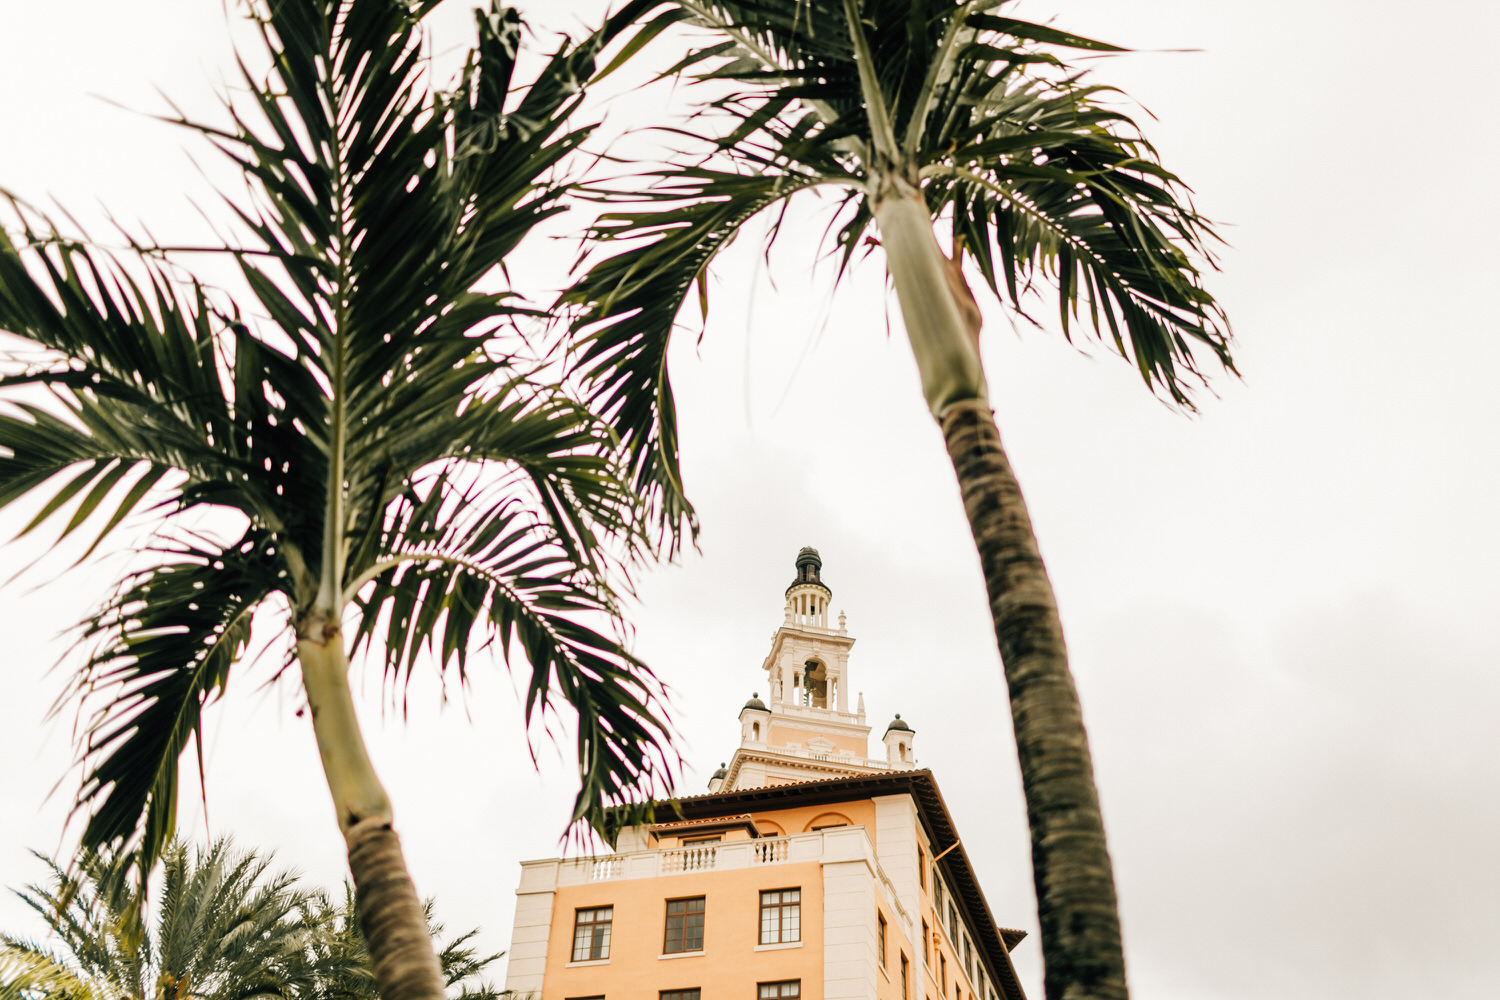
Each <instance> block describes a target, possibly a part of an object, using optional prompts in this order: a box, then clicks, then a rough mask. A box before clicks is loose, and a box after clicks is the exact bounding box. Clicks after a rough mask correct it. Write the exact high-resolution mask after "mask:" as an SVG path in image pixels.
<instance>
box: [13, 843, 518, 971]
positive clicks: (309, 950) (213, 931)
mask: <svg viewBox="0 0 1500 1000" xmlns="http://www.w3.org/2000/svg"><path fill="white" fill-rule="evenodd" d="M37 857H38V858H40V859H41V860H42V861H43V862H45V863H46V864H47V866H48V869H49V878H48V883H49V884H48V885H45V886H42V885H32V886H29V887H28V889H27V890H25V891H20V892H17V895H18V896H19V897H20V898H21V900H22V901H23V902H25V903H26V904H27V905H28V906H29V907H31V909H33V910H35V911H36V912H37V913H38V914H39V915H40V916H41V918H42V920H43V921H45V922H46V925H47V927H48V929H49V931H50V933H51V936H52V937H54V938H55V939H56V947H55V948H50V949H49V948H45V947H42V946H41V945H39V944H37V943H35V942H32V941H27V940H24V939H21V938H18V937H16V936H14V935H10V934H0V1000H186V998H188V997H192V998H194V1000H249V998H252V997H278V998H286V1000H377V994H376V991H375V973H374V971H373V969H372V966H371V962H370V954H369V951H368V948H367V947H366V945H365V940H364V935H363V934H362V933H361V932H360V930H359V923H358V916H357V914H356V912H355V900H354V890H353V888H352V887H351V886H349V885H348V884H347V883H345V885H344V896H343V900H342V901H341V902H339V903H334V902H332V901H331V900H330V898H329V896H328V895H327V894H326V893H324V892H321V891H316V890H305V889H302V888H299V887H298V884H297V883H298V878H297V876H296V875H294V874H292V873H290V872H279V873H276V874H268V873H269V870H270V858H269V856H260V855H257V853H256V852H254V851H248V852H239V851H236V850H234V848H233V845H232V844H231V843H230V841H229V839H228V838H220V839H218V840H215V841H214V842H213V844H212V845H210V846H209V847H208V848H207V849H202V848H199V849H196V850H191V851H190V850H189V848H188V846H187V845H186V844H184V843H182V842H181V841H178V842H176V843H173V844H172V845H171V846H170V847H168V848H167V850H166V852H165V853H164V855H163V859H162V874H161V886H160V896H159V897H157V900H156V902H155V904H154V906H151V905H149V903H150V901H148V900H146V899H144V898H143V896H142V893H141V892H140V889H139V887H138V886H134V885H132V884H131V883H130V882H129V881H128V880H127V879H126V878H125V877H124V875H125V872H124V870H123V869H122V867H121V866H120V865H119V864H115V863H112V862H111V860H110V859H108V858H106V857H105V856H103V855H100V854H99V853H98V852H94V851H87V852H84V854H83V855H82V856H81V857H80V859H79V861H78V865H77V869H76V870H68V869H65V868H63V867H61V866H60V865H58V864H57V863H56V862H53V861H51V860H49V859H47V858H45V857H42V856H41V855H37ZM146 909H154V911H155V913H156V919H155V920H154V921H150V920H142V919H141V917H142V911H143V910H146ZM433 909H434V906H433V902H432V900H428V901H427V902H426V903H425V904H424V906H423V912H424V913H425V914H426V918H427V923H428V929H429V932H430V934H431V936H432V937H433V938H434V939H441V938H442V936H443V927H442V925H441V924H438V923H436V922H435V921H434V920H433ZM477 933H478V931H477V930H472V931H469V932H468V933H466V934H461V935H459V936H458V937H456V938H454V939H453V940H452V941H449V942H448V943H447V944H445V945H444V946H443V947H442V948H441V949H440V950H439V952H438V963H439V965H440V967H441V969H442V975H443V981H444V983H445V984H446V986H448V987H449V988H456V990H457V992H456V994H455V1000H500V998H501V997H503V996H508V995H509V994H506V993H502V992H500V991H498V990H496V989H495V988H494V987H493V986H490V985H489V984H488V983H487V982H484V981H483V980H482V979H481V978H480V976H481V975H482V974H483V973H484V972H485V971H486V970H488V969H489V968H490V967H491V966H492V965H493V964H494V963H495V962H496V961H498V960H499V958H500V957H501V956H500V955H482V954H480V953H479V952H478V951H476V950H475V949H474V947H473V945H472V943H471V942H472V940H473V938H474V936H475V935H476V934H477Z"/></svg>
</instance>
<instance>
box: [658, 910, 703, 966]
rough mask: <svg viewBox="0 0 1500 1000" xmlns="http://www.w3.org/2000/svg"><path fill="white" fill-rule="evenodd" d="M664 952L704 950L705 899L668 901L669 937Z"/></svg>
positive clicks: (663, 946)
mask: <svg viewBox="0 0 1500 1000" xmlns="http://www.w3.org/2000/svg"><path fill="white" fill-rule="evenodd" d="M661 950H662V952H663V954H667V955H674V954H676V953H677V952H681V951H702V950H703V897H702V896H694V897H693V898H692V899H669V900H667V936H666V941H665V942H664V943H663V944H662V949H661Z"/></svg>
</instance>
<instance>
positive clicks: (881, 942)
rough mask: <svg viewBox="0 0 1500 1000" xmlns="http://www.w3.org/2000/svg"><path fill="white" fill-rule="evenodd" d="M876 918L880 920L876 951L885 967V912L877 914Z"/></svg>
mask: <svg viewBox="0 0 1500 1000" xmlns="http://www.w3.org/2000/svg"><path fill="white" fill-rule="evenodd" d="M875 919H876V920H878V921H880V929H879V937H878V938H877V939H876V943H875V951H876V954H877V955H878V956H879V958H880V967H881V968H882V969H883V968H885V914H884V913H877V914H875Z"/></svg>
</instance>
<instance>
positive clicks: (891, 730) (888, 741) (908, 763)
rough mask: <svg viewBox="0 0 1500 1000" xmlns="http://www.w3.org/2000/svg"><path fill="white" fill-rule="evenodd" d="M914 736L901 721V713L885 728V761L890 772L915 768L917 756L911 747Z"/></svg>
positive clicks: (912, 731) (914, 733)
mask: <svg viewBox="0 0 1500 1000" xmlns="http://www.w3.org/2000/svg"><path fill="white" fill-rule="evenodd" d="M916 736H917V733H916V730H914V729H912V728H911V726H909V725H907V724H906V723H905V722H904V721H902V718H901V713H900V712H897V713H896V717H895V718H894V719H892V720H891V724H890V725H889V726H887V727H886V728H885V761H886V763H887V764H889V765H890V766H891V768H892V770H905V769H909V768H913V767H916V766H917V755H916V752H915V751H914V750H913V747H912V745H913V744H914V743H915V742H916Z"/></svg>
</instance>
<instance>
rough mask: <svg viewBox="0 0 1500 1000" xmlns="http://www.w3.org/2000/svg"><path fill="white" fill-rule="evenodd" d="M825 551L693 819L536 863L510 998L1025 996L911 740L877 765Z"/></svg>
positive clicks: (515, 945)
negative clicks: (606, 850) (602, 848)
mask: <svg viewBox="0 0 1500 1000" xmlns="http://www.w3.org/2000/svg"><path fill="white" fill-rule="evenodd" d="M821 570H822V561H821V560H820V559H819V557H818V553H817V551H816V550H814V549H811V548H805V549H803V550H802V551H801V552H800V553H798V555H797V571H796V578H795V579H794V580H793V581H792V584H791V586H790V587H788V588H787V591H786V613H785V618H784V620H783V621H782V623H781V626H780V628H778V629H777V631H776V634H775V636H774V638H773V639H772V642H771V651H770V653H769V654H768V655H767V656H766V659H765V662H764V664H763V665H762V669H763V671H764V673H765V682H764V684H765V691H766V694H767V697H766V699H765V700H764V701H763V700H762V699H761V698H760V696H759V693H758V692H757V694H756V695H755V696H754V697H752V698H751V699H750V700H749V701H748V702H746V704H745V707H744V708H743V709H742V710H741V712H740V744H739V748H738V749H737V750H735V752H734V755H733V757H732V758H731V759H730V760H729V761H728V762H727V763H726V764H725V765H724V766H722V767H721V768H720V769H719V770H718V771H717V772H716V773H715V774H714V776H713V779H712V780H711V781H710V782H709V790H708V794H706V795H696V796H690V797H686V798H683V799H681V800H679V805H680V809H681V818H680V819H677V820H675V821H673V822H666V823H658V824H656V825H652V826H642V827H634V828H631V829H628V830H626V831H624V832H623V833H622V834H621V835H620V837H619V839H618V840H617V842H616V844H615V852H614V853H613V854H607V855H600V856H597V857H586V858H568V859H556V858H554V859H551V860H545V861H528V862H525V863H523V864H522V866H521V882H520V885H519V887H518V888H517V890H516V919H515V929H514V932H513V936H512V940H511V948H510V966H509V972H508V975H507V979H506V988H507V989H510V990H514V991H516V992H517V993H519V994H534V995H535V996H536V997H537V998H538V1000H1024V994H1023V993H1022V992H1021V987H1020V984H1019V983H1018V982H1017V980H1016V975H1015V970H1014V968H1013V967H1012V966H1011V962H1010V950H1011V949H1012V948H1014V947H1015V946H1016V944H1017V943H1018V942H1019V941H1020V940H1021V938H1022V937H1023V936H1024V934H1025V932H1023V931H1016V930H1009V929H1006V928H1004V927H1001V926H999V925H998V924H997V923H996V922H995V919H994V917H993V915H992V914H991V913H990V908H989V904H988V903H987V902H986V901H985V898H984V893H983V891H982V890H981V889H980V887H979V883H978V880H977V879H976V878H975V875H974V870H973V868H972V866H971V865H970V864H969V859H968V856H967V855H966V854H965V852H964V847H963V843H962V841H961V840H960V839H959V835H958V832H957V831H956V830H955V828H954V825H953V819H952V817H951V815H950V814H949V812H948V808H947V806H946V805H945V804H944V802H943V796H942V793H941V792H940V791H939V790H938V785H937V782H936V780H935V779H934V778H933V775H932V772H931V771H927V770H924V769H921V768H918V767H917V765H916V757H915V752H914V741H915V733H914V731H913V730H912V728H911V726H910V725H908V724H907V723H906V722H904V721H902V719H901V717H900V716H899V715H898V716H896V718H895V719H894V720H892V722H891V723H890V725H889V726H887V727H886V729H885V732H884V734H883V735H882V736H881V745H882V748H883V750H884V755H883V756H881V757H871V756H869V735H870V732H871V729H870V727H869V726H868V725H866V722H865V709H864V698H863V696H860V697H859V699H858V703H857V705H856V707H855V708H854V709H853V710H852V711H851V710H850V708H849V704H848V701H849V690H850V685H849V653H850V650H851V649H852V648H853V646H854V639H852V638H851V637H850V636H849V632H848V629H847V628H846V627H845V626H846V620H845V616H844V615H843V614H842V613H840V614H839V616H838V624H837V627H833V626H831V625H830V624H829V601H830V599H831V598H832V593H831V592H830V590H829V589H828V587H827V586H826V585H824V583H823V582H822V579H821V577H820V573H821Z"/></svg>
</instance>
